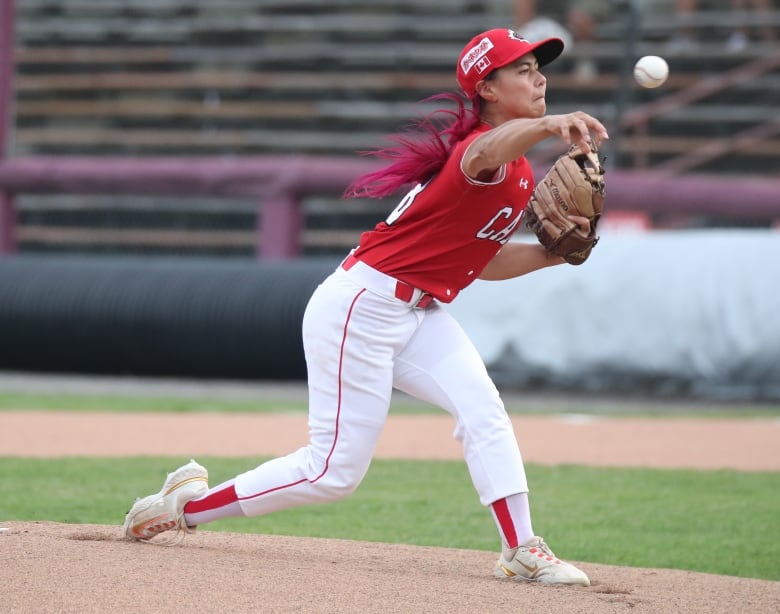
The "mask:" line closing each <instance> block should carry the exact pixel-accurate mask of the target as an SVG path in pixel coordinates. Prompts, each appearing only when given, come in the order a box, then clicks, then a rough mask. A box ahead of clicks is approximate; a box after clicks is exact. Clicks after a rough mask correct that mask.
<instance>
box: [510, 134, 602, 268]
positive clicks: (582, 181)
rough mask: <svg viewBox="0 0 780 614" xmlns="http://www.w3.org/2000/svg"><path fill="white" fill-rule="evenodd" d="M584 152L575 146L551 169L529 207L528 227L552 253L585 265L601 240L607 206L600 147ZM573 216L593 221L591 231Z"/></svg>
mask: <svg viewBox="0 0 780 614" xmlns="http://www.w3.org/2000/svg"><path fill="white" fill-rule="evenodd" d="M590 148H591V151H590V153H584V152H583V151H582V149H581V148H580V147H579V145H572V146H571V147H570V148H569V151H568V152H566V153H565V154H563V155H562V156H560V157H559V158H558V159H557V160H556V161H555V163H554V164H553V165H552V166H551V167H550V170H548V171H547V174H546V175H545V176H544V178H543V179H542V180H541V181H540V182H539V184H538V185H537V186H536V189H535V190H534V193H533V195H532V196H531V199H530V200H529V202H528V207H527V208H526V212H525V218H526V222H525V223H526V226H528V228H530V229H531V230H532V231H533V232H534V233H535V234H536V237H537V238H538V239H539V242H540V243H541V244H542V245H543V246H544V247H545V248H546V249H547V252H548V253H549V254H551V255H555V256H560V257H561V258H563V259H564V260H566V262H568V263H569V264H582V263H583V262H585V260H587V259H588V256H590V252H591V250H592V249H593V247H594V246H595V245H596V243H597V242H598V240H599V238H598V236H597V235H596V225H597V224H598V222H599V218H600V217H601V212H602V209H603V208H604V168H603V167H602V165H601V162H600V160H599V155H598V150H597V149H596V146H595V145H594V144H591V145H590ZM570 215H579V216H582V217H585V218H588V220H590V229H589V232H587V233H585V232H583V230H582V228H581V227H580V226H578V225H577V224H576V223H575V222H574V221H572V220H571V219H570V218H569V216H570Z"/></svg>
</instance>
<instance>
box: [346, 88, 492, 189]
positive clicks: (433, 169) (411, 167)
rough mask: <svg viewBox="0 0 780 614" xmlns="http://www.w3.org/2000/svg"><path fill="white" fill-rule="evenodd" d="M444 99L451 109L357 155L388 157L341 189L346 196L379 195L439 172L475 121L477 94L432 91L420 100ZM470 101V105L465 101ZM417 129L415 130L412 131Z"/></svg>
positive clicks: (415, 122)
mask: <svg viewBox="0 0 780 614" xmlns="http://www.w3.org/2000/svg"><path fill="white" fill-rule="evenodd" d="M438 100H445V101H448V102H452V103H454V104H455V107H456V108H455V109H438V110H436V111H433V112H432V113H430V114H428V115H426V116H425V117H423V118H421V119H418V120H416V121H413V122H412V123H411V125H410V129H406V130H404V131H402V132H399V133H397V134H394V135H391V136H389V137H388V140H389V141H391V142H393V143H395V145H391V146H389V147H383V148H381V149H377V150H374V151H362V152H360V153H361V155H365V156H375V157H377V158H383V159H386V160H391V161H392V163H391V164H390V165H389V166H386V167H384V168H381V169H378V170H376V171H372V172H370V173H366V174H365V175H362V176H361V177H358V178H357V179H356V180H355V181H353V182H352V183H351V184H350V185H349V187H347V189H346V191H345V192H344V196H345V197H346V198H355V197H363V198H383V197H385V196H390V195H391V194H393V193H394V192H395V191H396V190H399V189H400V188H402V187H403V186H404V185H406V184H409V183H424V182H426V181H427V180H428V179H430V178H431V177H432V176H433V175H435V174H436V173H437V172H439V171H440V170H441V169H442V167H443V166H444V163H445V162H446V161H447V159H448V158H449V156H450V153H452V150H453V149H454V148H455V145H457V144H458V143H459V142H460V141H462V140H463V139H464V138H466V136H467V135H468V134H469V133H471V131H472V130H474V128H475V127H476V126H477V125H478V124H479V122H480V118H479V100H480V99H479V97H474V98H472V99H470V100H469V99H464V98H462V97H461V96H458V95H456V94H453V93H444V94H436V95H435V96H431V97H430V98H426V99H425V100H424V101H423V102H430V101H438ZM467 102H470V103H471V108H467V107H466V103H467ZM415 131H416V132H417V134H416V133H415Z"/></svg>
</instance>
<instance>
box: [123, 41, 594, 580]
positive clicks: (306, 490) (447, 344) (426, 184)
mask: <svg viewBox="0 0 780 614" xmlns="http://www.w3.org/2000/svg"><path fill="white" fill-rule="evenodd" d="M562 50H563V42H562V41H561V40H560V39H557V38H550V39H546V40H542V41H537V42H529V41H527V40H525V39H523V38H522V37H521V36H519V35H518V34H516V33H515V32H513V31H512V30H508V29H494V30H489V31H487V32H484V33H481V34H479V35H477V36H476V37H474V38H473V39H472V40H471V41H470V42H469V43H468V44H467V45H466V46H465V48H464V49H463V51H462V52H461V54H460V57H459V58H458V63H457V67H456V76H457V81H458V83H459V85H460V87H461V88H462V90H463V94H465V97H464V96H460V95H456V94H454V93H447V94H442V95H440V96H439V97H438V98H439V99H446V100H447V101H449V102H454V103H455V105H456V106H455V107H453V108H452V109H450V110H446V111H442V112H441V113H443V114H444V117H445V121H443V122H442V121H433V119H432V117H427V118H425V119H423V120H421V121H420V122H419V123H418V128H419V134H417V135H416V136H415V135H411V134H402V135H397V136H396V138H395V141H394V145H393V146H392V147H390V148H387V149H383V150H380V151H378V152H377V155H379V156H380V157H383V158H385V159H388V160H390V162H389V164H388V166H386V167H385V168H382V169H381V170H378V171H375V172H373V173H370V174H368V175H365V176H363V177H361V178H359V179H358V180H356V181H355V183H353V184H352V185H351V186H350V187H349V188H348V191H347V195H351V196H368V197H384V196H389V195H391V194H393V193H395V192H396V191H398V190H400V189H401V188H407V189H408V186H410V185H411V186H413V187H412V188H411V189H410V190H409V191H408V192H406V194H405V195H404V196H403V197H402V198H401V199H400V202H399V203H398V205H397V207H396V208H395V209H394V210H393V211H392V212H391V213H390V214H389V215H388V216H387V219H386V220H385V221H383V222H381V223H379V224H377V226H376V227H375V228H374V229H372V230H369V231H367V232H365V233H363V235H362V236H361V238H360V244H359V245H358V246H357V247H356V248H355V249H354V250H352V252H351V253H350V254H349V255H347V256H346V258H345V259H344V261H343V262H342V263H341V265H340V266H339V267H338V268H337V269H336V270H335V271H334V272H333V273H332V274H331V275H330V276H329V277H328V278H327V279H326V280H325V281H324V282H323V283H322V284H321V285H320V286H319V287H318V288H317V290H316V291H315V292H314V294H313V296H312V297H311V299H310V301H309V304H308V306H307V308H306V312H305V315H304V319H303V343H304V350H305V354H306V363H307V368H308V374H309V375H308V389H309V430H310V441H309V444H308V445H307V446H306V447H303V448H301V449H299V450H297V451H295V452H293V453H291V454H289V455H288V456H284V457H281V458H276V459H274V460H270V461H268V462H266V463H263V464H262V465H260V466H258V467H255V468H254V469H250V470H249V471H247V472H245V473H242V474H240V475H238V476H236V477H235V478H233V479H230V480H228V481H226V482H224V483H222V484H220V485H218V486H215V487H212V488H209V487H208V473H207V471H206V469H205V468H204V467H202V466H200V465H199V464H198V463H196V462H195V461H191V462H190V463H188V464H186V465H184V466H183V467H180V468H179V469H177V470H176V471H174V472H173V473H171V474H169V475H168V477H167V479H166V481H165V484H164V485H163V488H162V490H161V491H160V492H159V493H156V494H153V495H150V496H148V497H145V498H143V499H139V500H137V501H136V503H135V504H134V505H133V507H132V509H131V510H130V511H129V512H128V514H127V517H126V519H125V523H124V531H125V534H126V536H127V537H128V538H130V539H135V540H151V539H152V538H154V537H155V536H156V535H158V534H160V533H163V532H165V531H170V530H175V531H176V533H175V536H177V537H178V536H180V535H181V534H182V533H184V532H192V531H193V529H194V527H196V526H197V525H201V524H204V523H208V522H213V521H216V520H219V519H220V518H227V517H238V516H258V515H262V514H268V513H270V512H275V511H278V510H284V509H287V508H290V507H293V506H298V505H305V504H311V503H317V502H325V501H333V500H336V499H339V498H342V497H346V496H348V495H349V494H351V493H352V492H353V491H354V490H355V489H356V488H357V487H358V485H359V484H360V482H361V480H362V479H363V477H364V476H365V474H366V472H367V470H368V467H369V464H370V461H371V457H372V454H373V451H374V446H375V444H376V442H377V439H378V437H379V434H380V432H381V430H382V427H383V425H384V423H385V420H386V418H387V413H388V408H389V405H390V398H391V391H392V389H393V388H397V389H398V390H401V391H403V392H405V393H408V394H410V395H412V396H414V397H417V398H418V399H421V400H423V401H426V402H428V403H431V404H434V405H437V406H439V407H441V408H443V409H444V410H446V411H447V412H449V413H450V414H452V416H453V417H454V418H455V421H456V429H455V437H456V439H457V440H458V441H459V442H460V443H461V444H462V446H463V452H464V457H465V460H466V463H467V465H468V469H469V472H470V475H471V479H472V481H473V484H474V487H475V489H476V491H477V493H478V494H479V497H480V501H481V502H482V504H483V505H485V506H486V507H488V508H489V509H490V511H491V513H492V516H493V518H494V520H495V523H496V527H497V529H498V533H499V536H500V539H501V542H502V548H501V553H500V555H499V558H498V562H497V564H496V567H495V570H494V573H495V575H497V576H499V577H505V578H513V579H519V580H531V581H537V582H546V583H552V584H578V585H584V586H587V585H589V583H590V582H589V580H588V577H587V576H586V575H585V573H583V572H582V571H581V570H580V569H578V568H576V567H575V566H573V565H571V564H569V563H566V562H564V561H561V560H559V559H558V558H556V556H555V555H554V554H553V553H552V551H551V550H550V548H549V547H548V546H547V544H545V542H544V541H543V540H542V538H541V537H539V536H536V535H535V534H534V530H533V528H532V524H531V514H530V510H529V502H528V484H527V480H526V475H525V469H524V467H523V459H522V457H521V454H520V450H519V448H518V443H517V440H516V438H515V435H514V432H513V429H512V424H511V422H510V420H509V418H508V416H507V413H506V411H505V409H504V406H503V403H502V401H501V398H500V396H499V393H498V391H497V389H496V387H495V385H494V384H493V382H492V381H491V379H490V377H489V375H488V373H487V370H486V368H485V366H484V363H483V361H482V359H481V357H480V356H479V354H478V353H477V351H476V349H475V348H474V346H473V345H472V343H471V341H470V340H469V339H468V338H467V336H466V334H465V333H464V331H463V330H462V329H461V327H460V326H459V325H458V323H457V322H456V321H455V320H454V319H453V318H452V317H451V316H450V315H449V314H448V312H447V311H446V310H445V309H444V308H442V306H441V304H442V303H449V302H451V301H453V300H454V299H455V298H456V297H457V295H458V293H459V292H460V291H461V290H462V289H463V288H465V287H466V286H468V285H469V284H470V283H471V282H473V281H474V280H475V279H485V280H502V279H509V278H513V277H518V276H520V275H525V274H527V273H531V272H532V271H536V270H538V269H541V268H544V267H549V266H553V265H558V264H561V263H562V262H563V260H562V259H561V258H558V257H553V256H549V255H548V253H547V252H546V251H545V250H544V248H542V246H541V245H538V244H533V245H531V244H527V243H518V242H510V241H509V239H510V238H511V237H512V234H513V233H514V232H515V231H516V230H517V229H518V228H519V227H520V223H521V221H522V219H523V212H524V210H525V208H526V205H527V203H528V199H529V197H530V196H531V193H532V192H533V189H534V177H533V174H532V170H531V166H530V164H529V162H528V161H527V159H526V158H525V154H526V152H527V151H528V150H529V149H530V148H531V147H532V146H533V145H535V144H537V143H539V142H540V141H543V140H545V139H548V138H553V137H557V138H559V139H561V140H562V141H563V142H564V143H566V144H567V145H572V144H579V145H580V146H581V147H583V148H584V149H586V150H587V148H588V142H589V141H590V140H591V139H592V140H593V141H594V142H595V144H596V145H598V144H600V143H601V141H602V140H603V139H606V138H608V135H607V131H606V129H605V127H604V126H603V125H602V124H601V122H599V121H598V120H596V119H595V118H593V117H591V116H590V115H588V114H586V113H583V112H581V111H577V112H574V113H570V114H564V115H546V114H545V112H546V105H545V89H546V84H547V82H546V79H545V77H544V75H543V74H542V72H540V69H541V67H543V66H545V65H547V64H548V63H550V62H551V61H553V60H554V59H555V58H556V57H558V56H559V55H560V53H561V52H562ZM575 221H576V223H577V224H578V225H580V226H581V227H582V230H583V232H586V233H587V231H588V224H589V222H588V220H587V219H586V218H578V219H576V220H575ZM172 535H174V534H172ZM158 541H159V540H158Z"/></svg>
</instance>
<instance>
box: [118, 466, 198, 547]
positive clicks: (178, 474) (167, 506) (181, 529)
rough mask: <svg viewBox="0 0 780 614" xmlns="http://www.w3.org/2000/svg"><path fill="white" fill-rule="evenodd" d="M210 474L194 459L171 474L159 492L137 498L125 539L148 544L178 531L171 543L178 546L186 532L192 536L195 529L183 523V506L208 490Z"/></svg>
mask: <svg viewBox="0 0 780 614" xmlns="http://www.w3.org/2000/svg"><path fill="white" fill-rule="evenodd" d="M208 481H209V474H208V471H206V468H205V467H202V466H201V465H199V464H198V463H196V462H195V461H194V460H191V461H190V462H189V463H187V464H186V465H183V466H182V467H179V468H178V469H177V470H176V471H174V472H173V473H169V474H168V477H167V479H166V480H165V484H163V487H162V490H160V492H158V493H156V494H154V495H149V496H148V497H144V498H143V499H137V500H136V502H135V503H134V504H133V507H131V508H130V511H129V512H127V516H125V524H124V531H125V537H127V538H128V539H132V540H139V541H149V540H151V539H152V538H153V537H155V536H156V535H159V534H160V533H164V532H165V531H170V530H171V529H176V535H174V536H173V539H172V540H170V542H166V544H170V543H178V542H179V541H181V539H182V538H183V537H184V535H183V534H184V533H192V532H194V531H195V527H188V526H186V524H185V522H184V506H185V504H186V503H187V502H188V501H191V500H192V499H195V498H196V497H199V496H200V495H202V494H203V493H205V492H206V491H207V490H208V488H209V485H208Z"/></svg>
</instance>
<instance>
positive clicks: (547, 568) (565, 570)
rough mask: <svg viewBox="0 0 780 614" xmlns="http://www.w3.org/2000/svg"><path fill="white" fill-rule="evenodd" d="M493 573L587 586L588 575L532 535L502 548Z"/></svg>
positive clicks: (527, 579) (529, 579)
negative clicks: (512, 545) (527, 538)
mask: <svg viewBox="0 0 780 614" xmlns="http://www.w3.org/2000/svg"><path fill="white" fill-rule="evenodd" d="M493 575H494V576H496V577H497V578H512V579H513V580H525V581H527V582H543V583H545V584H578V585H580V586H590V580H589V579H588V576H586V575H585V573H584V572H583V571H581V570H579V569H577V568H576V567H575V566H574V565H572V564H571V563H566V562H564V561H561V560H560V559H558V558H556V556H555V555H554V554H553V552H552V550H550V547H549V546H548V545H547V544H545V543H544V540H543V539H542V538H541V537H533V538H531V539H530V540H528V541H527V542H526V543H525V544H522V545H521V546H519V547H517V548H513V549H512V550H509V549H506V548H504V549H503V550H502V552H501V556H500V557H499V558H498V563H496V567H495V569H494V571H493Z"/></svg>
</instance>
